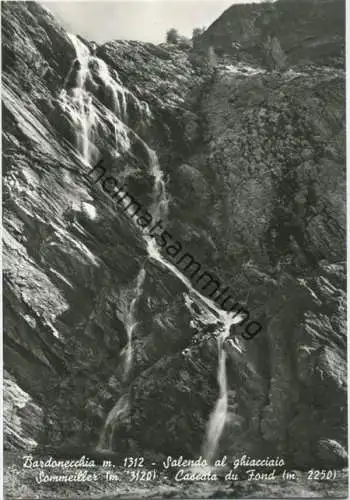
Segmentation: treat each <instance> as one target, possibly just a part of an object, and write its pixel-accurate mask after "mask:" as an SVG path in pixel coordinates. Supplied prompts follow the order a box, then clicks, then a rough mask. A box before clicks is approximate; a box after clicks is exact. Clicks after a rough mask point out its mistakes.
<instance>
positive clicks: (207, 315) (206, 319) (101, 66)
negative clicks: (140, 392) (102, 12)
mask: <svg viewBox="0 0 350 500" xmlns="http://www.w3.org/2000/svg"><path fill="white" fill-rule="evenodd" d="M69 36H70V40H71V42H72V44H73V46H74V49H75V53H76V61H78V64H77V65H78V66H79V68H78V76H77V79H76V83H77V85H76V87H75V88H74V89H73V92H72V97H71V98H70V97H69V96H68V94H67V92H65V90H63V91H62V93H61V94H62V95H61V98H62V100H63V101H64V104H65V106H66V109H67V110H68V113H69V114H70V115H71V118H72V120H73V121H74V123H77V124H79V127H78V132H77V136H78V137H77V145H78V151H79V153H80V155H81V157H82V159H83V161H84V163H85V164H87V165H90V160H91V148H92V147H94V145H93V144H91V140H92V136H93V134H92V129H93V127H94V124H95V122H96V120H98V111H97V110H96V109H95V105H94V102H93V97H92V96H91V95H89V94H90V93H89V92H88V91H87V89H86V83H87V80H88V78H90V76H91V73H93V72H96V73H97V74H98V77H99V79H100V80H101V81H102V82H103V83H104V84H105V86H106V88H108V89H110V93H111V95H112V103H113V105H112V108H113V109H112V111H113V112H114V118H113V119H114V122H113V123H114V128H115V134H116V154H118V147H119V145H120V137H121V136H122V143H123V144H124V145H125V147H128V142H127V137H126V135H127V132H125V126H127V121H128V97H129V98H130V95H131V93H130V92H129V90H127V89H126V88H124V87H123V85H122V84H121V82H120V80H119V77H118V75H117V74H116V72H115V71H114V72H111V71H110V69H109V67H108V66H107V64H106V63H105V62H104V61H103V60H102V59H100V58H98V57H96V56H92V55H90V50H89V49H88V48H87V47H86V46H85V44H84V43H83V42H82V41H81V40H80V39H79V38H78V37H77V36H75V35H69ZM72 71H73V69H72V68H71V70H70V73H72ZM68 77H69V75H68V76H67V79H68ZM67 79H66V80H67ZM132 98H133V102H137V103H138V108H139V112H140V116H141V117H142V118H143V119H145V120H149V119H150V116H151V113H150V111H149V107H148V105H147V104H146V105H145V104H142V103H140V102H139V101H138V100H137V99H136V97H135V96H132ZM76 105H77V106H76ZM140 140H141V141H142V139H140ZM142 142H143V141H142ZM144 144H145V143H144ZM145 147H146V150H147V153H148V157H149V169H150V173H151V174H152V177H153V179H154V184H153V200H152V205H151V208H150V212H151V214H152V217H154V219H162V220H163V221H164V220H165V219H166V217H167V215H168V205H169V200H168V195H167V190H166V182H165V180H164V174H163V172H162V170H161V167H160V163H159V159H158V156H157V154H156V152H155V151H153V150H152V149H151V148H149V147H148V146H147V145H146V144H145ZM143 238H144V240H145V243H146V248H147V252H148V258H149V259H150V260H153V261H156V262H158V263H160V264H161V265H162V266H163V267H165V268H166V269H168V271H169V272H170V273H171V274H173V275H174V276H176V277H177V278H178V279H179V280H180V281H181V282H182V283H183V284H184V285H185V286H186V288H187V292H186V293H185V295H184V297H185V305H186V306H187V308H188V309H189V311H190V312H191V313H193V314H197V315H198V313H194V312H193V309H192V308H191V303H192V302H195V303H197V305H198V306H199V310H200V311H201V312H200V314H199V316H200V320H201V322H202V323H204V324H209V323H210V324H212V323H217V324H218V328H217V348H218V367H217V380H218V384H219V395H218V399H217V401H216V404H215V406H214V408H213V411H212V413H211V415H210V418H209V421H208V424H207V430H206V436H205V439H204V444H203V454H204V456H205V458H206V459H207V461H208V463H210V462H211V461H212V460H213V459H214V457H215V454H216V452H217V449H218V446H219V441H220V437H221V435H222V433H223V430H224V426H225V422H226V418H227V412H228V387H227V374H226V351H225V348H224V343H225V340H226V339H227V338H228V336H229V334H230V328H231V325H233V324H236V323H239V322H240V321H241V319H242V318H241V317H240V316H233V315H232V313H229V312H226V311H223V310H222V309H220V308H219V307H218V306H217V305H216V304H215V302H214V301H213V300H211V299H209V298H208V297H206V296H204V295H202V294H201V293H200V292H199V291H198V290H196V289H195V288H194V287H193V286H192V284H191V282H190V281H189V279H188V278H187V277H186V276H185V275H184V274H183V273H182V272H181V271H180V270H179V269H178V268H177V267H176V266H175V265H173V264H171V263H170V262H168V261H167V260H166V259H165V258H164V257H163V256H162V255H161V253H160V251H159V249H158V247H157V245H156V243H155V240H154V239H153V238H151V237H150V236H147V235H146V234H144V235H143ZM145 280H146V270H145V268H144V267H142V268H141V269H140V270H139V273H138V276H137V278H136V283H135V289H134V293H133V294H131V296H130V298H129V299H128V300H129V302H128V303H127V304H124V306H123V311H124V312H123V314H122V316H123V322H124V325H125V328H126V332H127V345H126V347H125V348H124V351H125V352H124V377H125V378H127V376H128V374H129V372H130V369H131V366H132V341H133V334H134V332H135V328H136V326H137V320H136V316H137V304H138V301H139V299H140V297H141V296H142V293H143V287H144V283H145ZM128 297H129V296H128ZM235 347H236V349H237V351H238V352H240V353H241V350H240V347H239V346H238V345H235ZM128 409H129V406H128V402H127V398H126V395H125V394H124V395H123V396H122V397H121V398H119V400H118V401H117V403H116V404H115V406H114V407H113V408H112V410H111V411H110V412H109V414H108V417H107V419H106V422H105V425H104V428H103V430H102V432H101V436H100V441H99V444H98V448H99V449H107V450H110V449H112V446H113V442H112V440H113V430H114V427H115V425H116V424H117V422H118V419H119V418H120V417H121V416H122V415H124V414H125V413H126V412H127V411H128Z"/></svg>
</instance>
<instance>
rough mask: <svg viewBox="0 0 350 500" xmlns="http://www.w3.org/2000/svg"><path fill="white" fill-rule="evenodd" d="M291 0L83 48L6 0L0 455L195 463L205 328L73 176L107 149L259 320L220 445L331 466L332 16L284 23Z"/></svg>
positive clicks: (208, 370) (335, 446)
mask: <svg viewBox="0 0 350 500" xmlns="http://www.w3.org/2000/svg"><path fill="white" fill-rule="evenodd" d="M292 4H293V5H294V3H293V2H291V1H289V0H288V1H285V2H278V3H277V4H274V5H263V6H253V7H252V6H249V7H232V8H231V9H230V10H228V11H227V12H226V13H224V14H223V16H222V18H220V19H219V20H218V21H216V23H214V24H213V25H212V26H211V27H210V28H209V29H208V31H207V32H206V33H205V34H204V35H203V37H202V39H201V40H199V41H198V44H197V47H196V48H195V50H194V51H189V50H184V49H179V48H177V47H176V46H172V45H166V44H163V45H160V46H154V45H152V44H145V43H139V42H120V41H113V42H109V43H106V44H104V45H102V46H99V47H97V49H96V52H95V54H94V51H95V48H94V47H93V45H92V44H91V43H89V42H87V41H83V40H82V39H81V40H80V39H78V38H77V37H72V36H71V35H68V34H67V33H66V32H65V31H64V30H63V29H62V28H61V27H60V26H59V24H58V23H57V21H56V20H55V19H54V17H53V16H52V15H51V14H50V13H49V12H48V11H46V10H44V9H43V8H42V7H40V6H39V5H38V4H36V3H31V2H28V3H27V2H25V3H12V2H11V3H4V4H3V15H2V26H3V28H2V29H3V71H4V73H3V147H4V153H3V186H4V187H3V189H4V203H5V208H4V228H5V229H4V294H5V297H4V322H5V328H6V332H5V334H6V336H5V366H6V369H7V372H8V378H7V379H6V384H8V385H7V387H8V390H7V391H6V399H7V406H6V409H7V411H8V414H7V416H6V417H5V418H6V422H5V423H6V424H7V428H6V430H5V436H6V443H7V447H8V448H9V449H19V448H21V449H28V448H30V447H33V448H35V447H37V446H39V447H44V448H45V447H48V448H51V449H52V448H54V449H56V450H57V449H62V447H70V448H72V447H77V448H80V449H93V448H95V447H97V446H100V447H101V446H102V447H104V448H106V447H107V448H108V449H110V450H115V451H118V452H119V453H122V454H124V455H125V454H126V453H129V454H141V455H142V454H143V455H145V453H151V454H152V456H157V455H158V454H159V456H162V455H163V454H165V455H181V454H183V455H186V456H193V457H195V456H197V455H198V454H199V453H200V450H201V447H202V444H203V442H204V436H205V430H206V425H207V422H208V419H209V416H210V413H211V411H212V409H213V407H214V405H215V402H216V400H217V398H218V391H219V389H220V390H221V388H220V387H219V386H218V382H217V342H216V340H215V325H214V327H213V324H214V320H212V321H211V322H209V323H210V324H209V325H208V322H207V324H206V322H205V321H203V311H202V312H201V313H200V312H198V304H197V308H196V306H195V305H194V302H196V299H195V296H194V292H193V291H191V290H189V288H188V286H187V285H186V283H185V282H184V281H183V280H182V279H179V276H178V275H177V274H176V273H175V272H174V271H173V270H172V269H171V268H170V267H169V266H168V267H167V266H166V265H164V263H162V260H161V258H160V257H159V258H153V259H152V258H150V251H149V247H148V244H147V241H146V240H145V238H144V237H143V235H142V232H140V230H139V228H137V227H136V226H135V224H134V222H133V221H132V220H131V219H130V217H129V216H128V215H127V214H125V213H123V211H121V210H118V209H117V210H116V209H115V208H113V205H112V203H111V199H110V197H109V196H108V194H107V193H106V192H108V190H109V189H107V188H106V187H103V186H101V183H99V182H92V180H91V177H89V176H87V174H88V172H89V171H90V170H91V167H92V166H94V165H95V164H96V163H97V162H98V161H99V160H100V159H101V158H103V159H104V165H105V168H106V171H108V175H110V176H113V177H114V178H115V179H118V182H119V181H120V182H121V183H123V184H124V186H126V187H127V189H128V192H129V193H132V194H133V195H134V196H135V197H136V198H137V199H138V200H140V201H141V202H142V205H143V207H145V208H147V209H148V210H149V211H151V213H153V212H152V210H153V209H154V207H155V202H158V205H159V203H160V202H163V203H165V202H166V204H167V207H168V210H167V214H166V217H165V215H164V220H166V223H167V230H168V231H169V232H170V233H171V234H172V235H173V239H174V240H176V241H179V242H181V244H182V246H183V247H184V248H186V251H188V252H190V253H191V254H192V255H193V256H195V258H196V260H198V261H200V262H201V263H202V265H203V267H205V268H206V269H207V270H210V272H212V273H213V275H215V276H216V277H217V278H218V279H219V280H220V283H227V284H228V285H230V287H231V289H232V290H233V292H234V296H235V297H234V298H235V300H237V301H240V302H241V303H243V304H245V307H246V308H247V309H248V310H249V312H250V315H251V316H252V317H254V318H255V319H256V320H258V321H260V323H261V324H262V325H263V330H262V331H261V332H260V333H259V334H258V335H257V336H256V337H254V338H253V339H251V340H242V339H240V340H239V345H240V351H241V352H239V351H237V349H235V348H231V347H230V345H229V344H227V347H226V348H225V349H226V351H225V352H226V353H227V358H228V359H227V363H226V371H227V418H226V425H225V427H224V429H223V434H222V436H221V440H220V442H219V449H218V450H217V451H218V453H219V454H220V453H221V454H223V453H226V454H228V455H231V456H233V455H236V454H239V453H240V452H242V453H243V452H244V453H248V454H250V455H255V456H258V455H259V454H264V455H266V454H267V452H268V453H269V454H272V455H273V454H279V455H280V456H285V457H286V461H287V463H288V464H289V465H290V466H295V467H304V466H307V467H308V466H320V465H323V466H327V467H331V466H332V467H333V466H341V465H343V464H344V461H345V459H346V451H345V448H346V417H347V415H346V413H347V409H346V340H345V336H346V326H345V307H346V306H345V303H346V302H345V229H344V228H345V210H344V207H345V187H344V186H345V167H344V165H345V91H344V72H343V70H342V65H343V59H342V50H343V38H342V29H343V18H342V13H343V9H344V4H343V3H342V2H340V1H334V2H330V1H328V2H322V4H320V5H317V6H316V5H315V3H313V2H305V16H304V17H303V16H301V17H302V20H301V21H300V22H299V17H298V19H296V18H295V17H293V19H291V18H290V9H291V5H292ZM331 6H332V8H331ZM315 12H317V14H318V17H317V19H322V20H325V24H320V23H319V22H318V21H317V22H316V21H315V22H314V17H313V14H314V13H315ZM330 13H332V17H331V18H330V17H329V14H330ZM299 16H300V14H299ZM252 18H254V19H256V20H257V21H256V22H255V21H254V23H253V21H252ZM266 20H267V21H266ZM326 20H327V22H326ZM259 23H260V24H261V26H260V24H259ZM271 23H272V24H273V25H274V26H277V27H278V30H277V31H278V32H276V31H274V30H273V29H272V27H271V26H272V24H271ZM247 25H249V26H250V27H251V29H249V30H246V26H247ZM310 25H312V27H313V28H312V30H311V28H310V27H309V26H310ZM262 26H264V30H266V32H265V31H264V34H263V35H261V33H262ZM276 29H277V28H276ZM259 30H260V31H259ZM301 32H303V33H306V32H308V33H311V34H310V39H309V41H308V43H307V44H304V43H303V41H302V40H300V39H299V38H298V36H299V34H300V33H301ZM280 33H283V36H282V37H281V36H280ZM292 34H293V35H292ZM265 35H266V36H265ZM262 36H263V37H264V39H263V40H262V39H261V37H262ZM242 37H243V38H244V39H243V38H242ZM269 37H270V38H269ZM274 37H275V38H274ZM235 40H238V42H239V44H238V45H237V47H238V46H239V48H237V47H236V48H235V47H234V48H233V49H234V51H236V52H234V54H233V52H232V50H233V49H232V47H233V45H232V44H233V42H234V41H235ZM274 40H275V41H274ZM277 42H278V44H277ZM264 44H265V45H264ZM266 44H267V45H266ZM276 44H277V45H276ZM210 45H211V46H212V47H213V48H214V50H216V52H217V56H218V65H217V67H216V68H215V69H214V70H210V65H208V64H207V63H206V62H205V63H204V62H203V60H202V56H200V53H201V51H202V52H203V50H204V52H205V51H206V49H207V47H208V46H210ZM228 46H230V47H231V48H230V49H228V48H227V47H228ZM257 47H259V50H260V52H259V54H260V55H257V54H258V52H257V51H256V49H257ZM264 47H265V48H264ZM271 47H272V48H271ZM273 47H275V48H273ZM276 47H277V48H276ZM293 47H294V48H293ZM231 49H232V50H231ZM235 54H239V57H240V61H239V62H237V58H236V55H235ZM261 54H263V56H264V57H268V58H270V59H271V61H273V64H270V65H269V64H265V63H264V61H263V59H262V56H261ZM322 54H323V55H324V54H325V58H323V56H322ZM321 56H322V57H321ZM276 61H277V62H276ZM281 62H283V64H282V63H281ZM85 64H86V66H85ZM276 67H277V69H278V71H274V69H276ZM158 162H159V163H158ZM159 165H160V170H159ZM160 174H161V175H162V176H163V177H162V178H160V177H159V176H160ZM157 176H158V177H157ZM157 179H158V181H157ZM94 180H95V179H94ZM157 182H158V187H157ZM161 187H162V189H163V191H162V189H161ZM165 187H166V192H165V191H164V188H165ZM157 190H158V191H157ZM157 192H158V194H159V199H158V200H157V199H156V198H155V194H156V193H157ZM164 213H165V212H164ZM162 255H163V258H166V259H168V261H169V256H170V255H171V254H170V250H169V247H167V249H166V251H163V254H162ZM189 298H190V299H191V300H189ZM189 301H190V302H191V301H192V302H191V304H190V306H189ZM201 307H202V308H205V305H203V303H201V302H200V304H199V308H201ZM196 311H197V312H196ZM206 314H207V313H206ZM241 329H243V326H242V327H241ZM238 331H240V330H239V327H238ZM131 334H132V343H131V344H130V336H131ZM130 348H131V351H130ZM128 353H129V354H130V353H132V361H131V364H130V366H129V368H128V371H127V373H126V370H125V367H126V365H127V359H128V355H129V354H128ZM145 429H147V432H145Z"/></svg>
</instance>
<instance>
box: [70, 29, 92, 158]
mask: <svg viewBox="0 0 350 500" xmlns="http://www.w3.org/2000/svg"><path fill="white" fill-rule="evenodd" d="M68 36H69V38H70V40H71V42H72V44H73V46H74V49H75V53H76V56H77V60H78V62H79V65H80V68H79V71H78V76H77V87H76V88H75V89H74V96H75V98H76V100H77V102H78V107H79V115H80V126H81V134H80V137H79V138H78V149H79V150H80V153H81V155H82V157H83V160H84V163H86V164H87V165H89V164H90V151H89V142H90V138H89V133H90V108H91V102H90V97H89V96H87V102H86V103H85V97H86V96H85V83H86V78H87V75H88V71H89V68H88V65H89V58H90V51H89V49H88V48H87V47H86V46H85V45H84V44H83V42H81V41H80V40H79V38H78V37H77V36H76V35H73V34H71V33H69V34H68Z"/></svg>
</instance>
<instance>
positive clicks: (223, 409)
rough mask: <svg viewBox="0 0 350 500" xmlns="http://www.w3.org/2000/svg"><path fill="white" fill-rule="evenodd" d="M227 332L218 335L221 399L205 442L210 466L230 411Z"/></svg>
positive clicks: (211, 416)
mask: <svg viewBox="0 0 350 500" xmlns="http://www.w3.org/2000/svg"><path fill="white" fill-rule="evenodd" d="M225 338H226V336H225V330H223V333H221V334H220V335H218V338H217V343H218V371H217V380H218V383H219V397H218V399H217V401H216V404H215V407H214V409H213V411H212V413H211V415H210V418H209V421H208V424H207V431H206V436H205V441H204V445H203V456H204V458H205V459H206V460H207V463H208V464H211V463H212V460H213V458H214V456H215V453H216V451H217V448H218V445H219V440H220V437H221V435H222V432H223V430H224V426H225V422H226V418H227V409H228V392H227V375H226V351H225V349H224V341H225Z"/></svg>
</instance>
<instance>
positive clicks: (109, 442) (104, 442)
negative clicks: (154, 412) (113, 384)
mask: <svg viewBox="0 0 350 500" xmlns="http://www.w3.org/2000/svg"><path fill="white" fill-rule="evenodd" d="M129 408H130V406H129V401H128V397H127V394H124V395H123V396H122V397H121V398H119V399H118V401H117V403H116V404H115V405H114V406H113V408H112V410H111V411H110V412H109V414H108V416H107V419H106V422H105V425H104V427H103V429H102V432H101V435H100V439H99V442H98V445H97V447H96V449H97V450H99V451H103V450H111V449H112V448H113V432H114V427H115V424H116V423H117V422H118V420H119V419H120V418H121V417H122V416H124V415H126V414H127V413H128V411H129Z"/></svg>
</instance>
